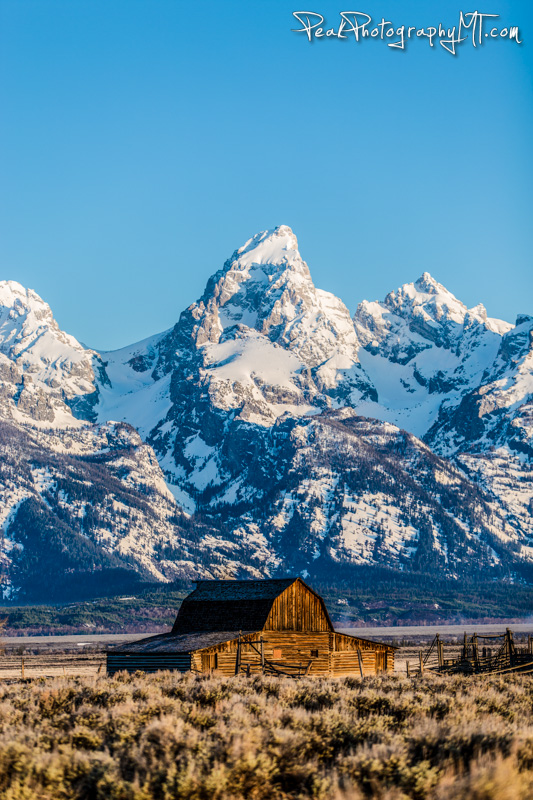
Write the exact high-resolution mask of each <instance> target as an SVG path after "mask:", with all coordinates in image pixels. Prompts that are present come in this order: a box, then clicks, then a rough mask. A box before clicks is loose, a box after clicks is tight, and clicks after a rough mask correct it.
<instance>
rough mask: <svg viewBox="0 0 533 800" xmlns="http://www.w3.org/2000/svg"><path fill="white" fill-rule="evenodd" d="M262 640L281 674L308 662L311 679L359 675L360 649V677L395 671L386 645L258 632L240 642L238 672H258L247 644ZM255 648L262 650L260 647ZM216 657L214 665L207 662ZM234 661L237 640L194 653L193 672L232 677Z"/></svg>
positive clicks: (340, 636) (317, 634) (319, 635)
mask: <svg viewBox="0 0 533 800" xmlns="http://www.w3.org/2000/svg"><path fill="white" fill-rule="evenodd" d="M261 636H262V637H263V653H264V657H265V660H266V661H271V662H273V663H274V664H275V665H276V666H277V667H279V669H281V670H283V668H284V665H297V664H300V665H302V667H306V666H307V664H308V663H309V661H311V668H310V672H309V674H310V675H335V676H343V675H360V674H361V673H360V667H359V657H358V655H357V649H358V648H359V649H360V650H361V657H362V664H363V675H373V674H375V673H376V671H378V672H381V671H385V670H387V671H394V651H393V650H391V649H389V648H388V647H387V645H383V644H378V643H374V642H366V641H365V640H361V639H355V638H354V637H351V636H345V635H343V634H336V633H330V632H313V631H310V632H299V631H294V632H293V631H262V632H260V631H259V632H257V633H255V634H252V635H250V636H248V637H243V639H242V640H241V669H244V670H246V668H247V667H248V665H249V666H250V672H251V673H252V674H253V673H258V672H260V671H261V659H260V656H259V654H258V653H257V652H256V651H255V650H254V649H253V648H252V647H251V646H250V645H247V644H246V640H247V639H250V640H252V641H254V642H258V640H259V638H260V637H261ZM255 646H256V647H257V650H259V651H260V650H261V647H260V645H259V644H256V645H255ZM215 654H216V662H215V661H214V659H213V658H211V660H209V659H208V656H212V657H213V656H215ZM236 658H237V640H235V641H232V642H224V643H223V644H220V645H216V646H214V647H209V648H206V649H204V650H202V651H198V652H196V653H193V660H192V668H193V669H196V670H198V671H199V672H204V671H209V670H216V671H217V672H219V673H220V674H222V675H234V674H235V662H236ZM206 668H207V669H206Z"/></svg>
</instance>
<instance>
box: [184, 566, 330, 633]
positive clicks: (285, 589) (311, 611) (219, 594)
mask: <svg viewBox="0 0 533 800" xmlns="http://www.w3.org/2000/svg"><path fill="white" fill-rule="evenodd" d="M227 630H234V631H260V630H289V631H303V630H308V631H332V630H333V625H332V624H331V620H330V619H329V616H328V612H327V611H326V606H325V604H324V601H323V600H322V598H321V597H319V596H318V595H317V594H316V593H315V592H313V591H312V589H310V588H309V587H308V586H307V585H306V584H305V583H304V582H303V581H302V580H301V579H300V578H282V579H272V580H262V581H250V580H248V581H232V580H229V581H211V580H209V581H197V585H196V589H195V590H194V591H193V592H192V593H191V594H190V595H188V597H186V598H185V599H184V600H183V603H182V604H181V607H180V610H179V612H178V616H177V617H176V622H175V623H174V627H173V628H172V633H173V634H185V633H193V632H194V633H207V632H214V631H227Z"/></svg>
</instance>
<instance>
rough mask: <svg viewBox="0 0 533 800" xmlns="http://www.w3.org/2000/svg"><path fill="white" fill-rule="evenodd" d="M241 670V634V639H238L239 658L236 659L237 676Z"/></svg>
mask: <svg viewBox="0 0 533 800" xmlns="http://www.w3.org/2000/svg"><path fill="white" fill-rule="evenodd" d="M240 669H241V634H240V633H239V638H238V639H237V657H236V658H235V675H238V674H239V671H240Z"/></svg>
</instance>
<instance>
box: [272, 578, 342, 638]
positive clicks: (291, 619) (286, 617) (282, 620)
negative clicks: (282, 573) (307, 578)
mask: <svg viewBox="0 0 533 800" xmlns="http://www.w3.org/2000/svg"><path fill="white" fill-rule="evenodd" d="M264 630H265V631H330V630H332V626H331V623H330V621H329V619H328V615H327V612H326V607H325V605H324V602H323V601H322V600H321V599H320V597H318V595H316V594H314V593H313V592H311V591H310V590H309V589H308V588H307V586H305V585H304V584H303V583H302V582H301V581H299V580H297V581H295V582H294V583H293V584H292V585H291V586H289V587H288V588H287V589H285V591H284V592H282V593H281V594H280V595H279V597H277V598H276V599H275V600H274V603H273V605H272V608H271V610H270V614H269V615H268V618H267V621H266V623H265V626H264Z"/></svg>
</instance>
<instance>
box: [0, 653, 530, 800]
mask: <svg viewBox="0 0 533 800" xmlns="http://www.w3.org/2000/svg"><path fill="white" fill-rule="evenodd" d="M87 656H88V657H89V658H92V662H91V664H89V662H88V661H86V662H85V663H84V665H83V668H84V669H86V670H92V672H90V671H88V672H87V673H86V674H84V675H78V676H70V675H69V673H68V667H69V664H68V663H66V662H65V663H64V664H63V666H64V667H65V673H66V675H63V674H62V666H61V664H60V663H59V661H57V662H56V663H55V664H54V665H50V664H48V666H47V667H46V668H45V672H46V671H47V670H50V669H60V670H61V672H60V675H59V677H41V678H29V677H28V678H26V679H25V680H24V681H23V680H21V679H20V678H18V679H16V680H13V679H7V677H5V676H6V673H4V680H2V681H0V797H1V798H2V800H70V798H77V799H79V800H222V799H224V800H226V799H228V800H244V798H250V799H251V800H267V799H268V800H270V798H280V799H287V800H289V798H290V799H291V800H293V799H294V800H296V799H297V798H301V799H302V800H303V799H304V798H320V799H321V800H326V799H328V800H329V798H332V800H362V798H375V799H377V798H380V800H381V799H382V800H401V799H405V798H413V800H456V798H457V800H526V799H527V800H529V798H532V797H533V676H520V675H515V676H513V677H505V678H504V677H497V676H494V677H470V678H459V677H446V678H445V677H440V676H437V675H427V674H426V675H424V676H423V677H420V676H418V677H414V678H410V679H407V678H406V677H405V675H401V674H397V675H391V676H377V677H372V678H364V679H360V678H345V679H327V678H319V679H316V678H315V679H311V678H307V679H302V680H300V681H294V680H291V679H279V678H267V677H261V676H257V677H254V678H246V677H244V676H242V677H238V678H222V677H216V676H215V677H202V676H194V675H190V674H189V675H184V676H182V675H179V674H176V673H170V672H161V673H158V674H156V675H143V674H136V675H126V674H125V673H119V674H118V675H117V676H115V677H114V678H109V677H107V676H106V675H105V674H102V673H100V674H97V669H98V665H99V663H102V654H98V653H94V654H83V657H84V658H85V657H87ZM62 657H63V658H69V657H70V658H71V659H72V658H74V659H75V658H78V659H79V658H80V657H81V656H80V654H75V655H72V654H70V655H69V654H64V655H63V656H62ZM9 658H13V659H15V660H16V659H18V661H19V662H20V658H21V656H20V655H17V656H15V655H13V656H10V657H9ZM33 658H35V659H38V658H41V659H43V656H42V655H39V654H36V655H35V656H33ZM47 658H48V659H50V658H52V656H51V655H50V654H49V655H48V656H47ZM4 659H5V657H4ZM6 666H7V665H6ZM16 666H17V665H16V664H15V670H16ZM70 667H71V668H72V670H73V671H75V666H74V665H73V663H72V662H70Z"/></svg>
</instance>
